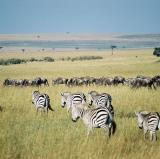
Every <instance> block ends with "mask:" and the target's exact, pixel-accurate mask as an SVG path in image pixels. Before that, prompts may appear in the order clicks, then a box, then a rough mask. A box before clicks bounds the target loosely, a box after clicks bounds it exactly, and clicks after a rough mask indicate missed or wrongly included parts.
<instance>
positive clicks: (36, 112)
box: [36, 107, 39, 115]
mask: <svg viewBox="0 0 160 159" xmlns="http://www.w3.org/2000/svg"><path fill="white" fill-rule="evenodd" d="M38 109H39V108H38V107H37V108H36V115H37V114H38Z"/></svg>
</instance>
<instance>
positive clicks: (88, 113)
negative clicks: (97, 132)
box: [72, 106, 116, 137]
mask: <svg viewBox="0 0 160 159" xmlns="http://www.w3.org/2000/svg"><path fill="white" fill-rule="evenodd" d="M78 118H81V119H82V120H83V122H84V124H85V126H86V127H87V137H88V136H89V133H90V131H92V129H93V128H103V129H104V130H105V131H106V133H107V131H108V136H109V137H110V136H111V134H112V135H113V134H114V133H115V131H116V123H115V121H114V119H113V117H112V114H111V113H110V112H109V110H108V109H107V108H105V107H99V108H94V109H84V108H80V107H76V106H73V107H72V121H73V122H76V121H77V120H78Z"/></svg>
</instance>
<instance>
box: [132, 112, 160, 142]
mask: <svg viewBox="0 0 160 159" xmlns="http://www.w3.org/2000/svg"><path fill="white" fill-rule="evenodd" d="M135 114H136V116H137V118H138V126H139V128H140V129H143V130H144V138H145V139H146V133H147V132H148V131H149V133H150V140H151V141H156V140H157V136H156V130H160V115H159V113H157V112H147V111H141V112H135Z"/></svg>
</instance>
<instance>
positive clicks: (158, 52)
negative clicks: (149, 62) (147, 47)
mask: <svg viewBox="0 0 160 159" xmlns="http://www.w3.org/2000/svg"><path fill="white" fill-rule="evenodd" d="M153 55H155V56H160V47H156V48H154V51H153Z"/></svg>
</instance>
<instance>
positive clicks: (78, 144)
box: [0, 50, 160, 159]
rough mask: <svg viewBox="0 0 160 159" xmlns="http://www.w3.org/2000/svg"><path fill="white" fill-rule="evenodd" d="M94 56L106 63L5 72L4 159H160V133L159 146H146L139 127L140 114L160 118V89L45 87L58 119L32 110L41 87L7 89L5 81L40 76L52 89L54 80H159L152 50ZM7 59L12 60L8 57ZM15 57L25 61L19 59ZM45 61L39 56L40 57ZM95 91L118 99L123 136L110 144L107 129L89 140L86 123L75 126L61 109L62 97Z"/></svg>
mask: <svg viewBox="0 0 160 159" xmlns="http://www.w3.org/2000/svg"><path fill="white" fill-rule="evenodd" d="M49 54H50V53H49ZM84 54H85V52H78V53H74V54H70V56H73V57H74V56H79V55H84ZM88 54H92V52H89V53H88ZM88 54H87V55H88ZM93 54H94V55H97V54H98V55H100V56H103V57H104V59H103V60H95V61H83V62H81V61H77V62H67V61H64V62H62V61H57V62H54V63H47V62H41V63H39V62H33V63H27V64H20V65H10V66H2V67H0V80H1V85H0V105H1V106H2V108H3V111H2V112H0V158H2V159H5V158H29V159H32V158H34V159H35V158H55V159H62V158H64V159H68V158H71V159H76V158H83V159H97V158H100V159H103V158H111V159H112V158H113V159H119V158H123V159H128V158H130V159H135V158H137V159H142V158H145V159H149V158H156V159H158V158H159V156H160V151H159V150H160V133H159V132H158V141H157V142H156V143H151V142H150V141H149V140H146V141H145V140H144V139H143V133H142V131H141V130H139V129H138V127H137V123H136V118H135V116H134V111H135V110H150V111H159V112H160V105H159V102H160V98H159V93H160V89H157V90H148V89H146V88H142V89H138V90H134V89H133V90H132V89H130V88H129V87H127V86H117V87H103V86H99V87H98V86H90V87H84V86H82V87H71V88H68V87H65V86H49V87H43V86H42V87H41V88H40V91H41V92H45V93H47V94H48V95H49V96H50V98H51V104H52V107H53V108H54V109H55V111H54V112H53V113H52V112H49V115H48V116H46V115H44V114H42V115H41V114H38V115H36V113H35V108H34V106H33V105H32V104H31V93H32V91H33V90H36V89H37V88H36V87H26V88H21V87H3V86H2V82H3V80H4V79H5V78H8V77H10V78H15V79H21V78H28V79H32V78H34V77H36V76H44V77H47V78H48V79H49V82H50V83H51V79H53V78H56V77H59V76H64V77H72V76H77V77H78V76H95V77H99V76H114V75H122V76H125V77H135V76H136V75H138V74H143V75H148V76H153V75H155V74H159V73H160V63H158V62H156V61H157V60H158V59H157V58H156V57H154V56H152V51H151V50H144V51H143V50H139V51H138V50H136V51H126V52H125V51H119V52H118V51H117V52H115V55H113V56H110V54H105V53H104V52H97V53H96V52H93ZM3 56H4V58H7V57H5V54H3ZM6 56H9V55H6ZM12 56H13V55H12ZM14 56H15V57H19V55H17V56H16V54H15V55H14ZM27 56H29V55H27ZM31 56H33V55H32V54H31V55H30V57H31ZM42 56H43V55H38V57H42ZM47 56H48V55H47ZM63 56H66V53H62V54H61V57H63ZM67 56H68V55H67ZM136 56H137V57H136ZM0 57H2V55H0ZM54 57H60V55H58V54H57V55H55V56H54ZM91 90H96V91H98V92H108V93H110V94H111V95H112V98H113V106H114V108H115V113H116V116H115V120H116V123H117V132H116V134H115V136H113V137H112V138H111V139H108V137H107V136H106V134H105V132H104V131H103V130H101V129H95V130H94V131H93V133H92V134H91V135H90V136H89V138H88V139H86V129H85V127H84V125H83V123H82V121H81V120H79V121H78V122H77V123H72V121H71V117H70V114H68V113H67V111H66V110H65V109H62V108H61V106H60V93H61V92H63V91H71V92H77V91H82V92H84V93H85V94H87V93H88V92H89V91H91Z"/></svg>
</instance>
